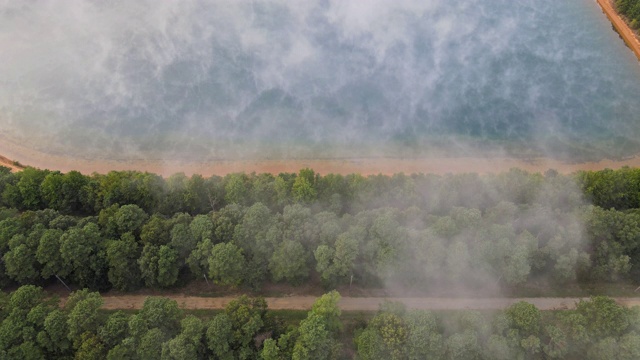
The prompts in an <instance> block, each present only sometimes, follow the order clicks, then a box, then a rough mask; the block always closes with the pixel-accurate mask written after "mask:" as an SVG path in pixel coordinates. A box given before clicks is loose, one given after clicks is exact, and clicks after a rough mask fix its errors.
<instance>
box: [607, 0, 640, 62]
mask: <svg viewBox="0 0 640 360" xmlns="http://www.w3.org/2000/svg"><path fill="white" fill-rule="evenodd" d="M596 1H597V2H598V4H599V5H600V7H601V8H602V11H603V12H604V13H605V15H607V18H609V20H610V21H611V24H613V27H614V28H615V29H616V31H617V32H618V34H620V37H622V39H623V40H624V42H625V43H626V44H627V46H628V47H629V48H630V49H631V51H633V53H634V54H635V55H636V57H637V58H638V60H639V61H640V40H638V37H637V36H636V34H635V33H634V32H633V30H632V29H631V27H629V25H628V24H627V22H626V21H624V19H623V18H622V17H621V16H620V15H619V14H618V12H617V11H616V10H615V7H614V5H613V1H612V0H596Z"/></svg>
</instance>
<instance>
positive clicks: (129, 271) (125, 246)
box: [106, 233, 140, 291]
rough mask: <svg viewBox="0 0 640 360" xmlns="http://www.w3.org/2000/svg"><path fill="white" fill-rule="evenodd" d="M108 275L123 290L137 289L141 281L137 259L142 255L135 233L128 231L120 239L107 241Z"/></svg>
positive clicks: (110, 280)
mask: <svg viewBox="0 0 640 360" xmlns="http://www.w3.org/2000/svg"><path fill="white" fill-rule="evenodd" d="M106 252H107V263H108V264H109V271H108V273H107V276H108V278H109V282H110V283H111V285H113V287H115V288H116V289H118V290H121V291H127V290H131V289H135V288H136V287H137V285H138V283H139V281H140V268H139V266H138V263H137V259H138V257H139V255H140V250H139V248H138V243H137V242H136V239H135V238H134V236H133V234H131V233H126V234H124V235H123V236H122V237H121V238H120V240H111V241H109V242H107V246H106Z"/></svg>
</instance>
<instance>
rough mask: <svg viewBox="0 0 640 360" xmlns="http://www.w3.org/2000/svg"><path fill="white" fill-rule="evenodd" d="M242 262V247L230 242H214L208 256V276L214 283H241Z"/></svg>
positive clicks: (232, 284) (236, 284)
mask: <svg viewBox="0 0 640 360" xmlns="http://www.w3.org/2000/svg"><path fill="white" fill-rule="evenodd" d="M244 264H245V259H244V256H243V255H242V249H240V248H238V247H237V246H235V245H234V244H232V243H226V244H225V243H222V244H216V245H214V246H213V248H211V255H210V256H209V277H210V278H211V279H213V281H214V282H215V283H216V284H221V285H227V286H238V285H240V284H241V283H242V276H243V270H244Z"/></svg>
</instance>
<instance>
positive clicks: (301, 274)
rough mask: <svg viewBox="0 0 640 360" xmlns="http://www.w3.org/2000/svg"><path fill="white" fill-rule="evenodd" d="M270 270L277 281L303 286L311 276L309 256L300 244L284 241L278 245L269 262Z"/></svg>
mask: <svg viewBox="0 0 640 360" xmlns="http://www.w3.org/2000/svg"><path fill="white" fill-rule="evenodd" d="M269 270H271V275H272V276H273V279H274V280H275V281H280V280H287V281H288V282H289V283H291V284H294V285H299V284H301V283H302V282H303V281H304V280H305V279H306V278H307V277H308V276H309V267H308V265H307V254H306V252H305V250H304V247H303V246H302V244H300V243H299V242H295V241H292V240H284V241H283V242H282V243H281V244H280V245H278V246H277V247H276V249H275V251H274V253H273V256H272V257H271V260H270V261H269Z"/></svg>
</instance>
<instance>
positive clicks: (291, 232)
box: [0, 168, 640, 294]
mask: <svg viewBox="0 0 640 360" xmlns="http://www.w3.org/2000/svg"><path fill="white" fill-rule="evenodd" d="M0 194H2V197H1V206H2V207H1V208H0V254H1V255H2V256H1V258H2V262H0V282H1V284H2V286H3V287H6V286H18V285H27V284H33V285H39V286H45V285H47V284H50V283H52V282H57V281H64V282H65V283H67V284H69V285H71V286H73V287H75V288H81V289H82V288H88V289H92V290H99V291H107V290H109V289H112V288H113V289H117V290H120V291H131V290H136V289H140V288H144V287H146V288H172V287H176V286H182V285H184V284H186V283H188V282H189V281H190V280H192V279H200V280H202V279H206V280H207V281H211V282H213V283H215V284H217V285H219V286H222V287H229V288H245V289H247V290H260V289H261V288H262V286H263V285H264V284H265V283H267V282H271V283H278V282H282V283H288V284H290V285H293V286H296V285H300V284H302V283H308V282H309V281H314V282H315V283H316V284H317V285H318V286H323V287H324V288H325V289H327V290H331V289H334V288H336V287H338V286H340V285H345V284H351V285H357V286H361V287H364V288H388V289H398V290H402V289H413V290H414V291H419V292H420V293H422V294H441V293H446V292H447V291H448V290H450V289H454V288H457V287H458V288H459V287H464V288H466V289H471V290H472V291H483V289H484V290H485V291H490V292H495V291H496V287H498V288H501V289H502V290H503V291H504V290H509V289H518V288H519V287H523V286H527V284H534V283H535V284H538V283H544V284H545V286H546V287H548V288H554V287H556V288H562V287H564V286H565V285H566V284H569V283H576V282H580V283H589V282H620V283H623V282H633V280H634V279H636V278H637V276H638V274H640V266H639V263H640V247H639V246H640V213H639V212H638V211H637V209H638V207H639V206H640V170H638V169H630V168H623V169H620V170H616V171H613V170H604V171H597V172H586V171H585V172H579V173H576V174H573V175H560V174H558V173H556V172H555V171H548V172H547V173H545V174H539V173H537V174H530V173H526V172H524V171H521V170H516V169H513V170H511V171H509V172H507V173H502V174H496V175H485V176H479V175H476V174H460V175H445V176H435V175H424V174H413V175H410V176H408V175H403V174H397V175H393V176H383V175H377V176H368V177H363V176H360V175H347V176H342V175H332V174H329V175H325V176H321V175H319V174H317V173H315V172H314V171H313V170H310V169H302V170H300V172H299V173H297V174H295V173H289V174H279V175H277V176H274V175H271V174H230V175H227V176H225V177H218V176H213V177H210V178H203V177H201V176H199V175H193V176H191V177H187V176H185V175H184V174H176V175H173V176H171V177H169V178H167V179H163V178H162V177H160V176H157V175H154V174H149V173H140V172H110V173H108V174H106V175H100V174H94V175H91V176H85V175H82V174H80V173H77V172H69V173H66V174H62V173H60V172H55V171H48V170H39V169H34V168H27V169H25V170H24V171H21V172H17V173H11V172H10V171H9V170H8V169H6V168H4V169H3V170H2V172H0Z"/></svg>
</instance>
